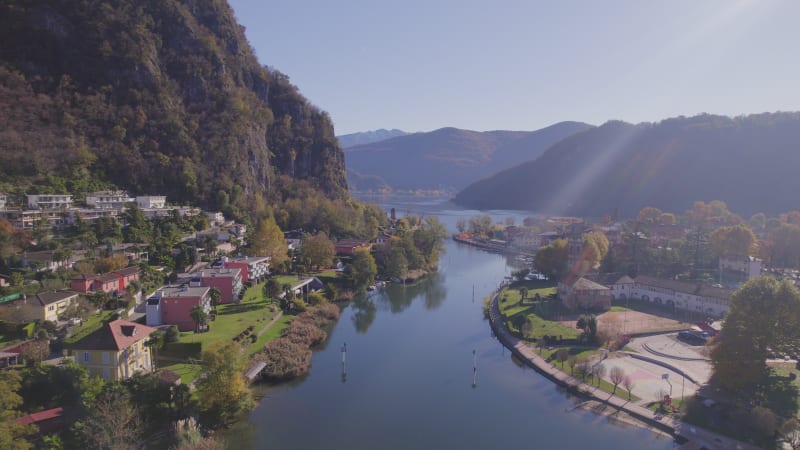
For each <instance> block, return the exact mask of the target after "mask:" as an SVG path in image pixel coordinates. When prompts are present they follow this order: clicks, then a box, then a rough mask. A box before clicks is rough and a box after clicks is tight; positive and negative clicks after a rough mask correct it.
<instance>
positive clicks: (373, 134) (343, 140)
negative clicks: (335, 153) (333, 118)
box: [336, 128, 409, 149]
mask: <svg viewBox="0 0 800 450" xmlns="http://www.w3.org/2000/svg"><path fill="white" fill-rule="evenodd" d="M406 134H409V133H406V132H405V131H403V130H398V129H397V128H393V129H391V130H387V129H385V128H381V129H379V130H372V131H361V132H358V133H350V134H343V135H341V136H336V138H337V139H339V145H340V146H341V147H342V148H344V149H347V148H350V147H355V146H356V145H364V144H371V143H373V142H380V141H385V140H386V139H391V138H393V137H397V136H405V135H406Z"/></svg>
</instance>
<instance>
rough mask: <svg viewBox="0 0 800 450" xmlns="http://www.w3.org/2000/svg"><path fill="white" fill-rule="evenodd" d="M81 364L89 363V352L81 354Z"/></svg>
mask: <svg viewBox="0 0 800 450" xmlns="http://www.w3.org/2000/svg"><path fill="white" fill-rule="evenodd" d="M83 362H89V352H83Z"/></svg>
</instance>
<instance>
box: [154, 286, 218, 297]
mask: <svg viewBox="0 0 800 450" xmlns="http://www.w3.org/2000/svg"><path fill="white" fill-rule="evenodd" d="M210 289H211V288H209V287H203V286H183V287H165V288H163V289H161V290H160V291H159V292H161V298H176V297H203V296H204V295H206V294H207V293H208V291H209V290H210Z"/></svg>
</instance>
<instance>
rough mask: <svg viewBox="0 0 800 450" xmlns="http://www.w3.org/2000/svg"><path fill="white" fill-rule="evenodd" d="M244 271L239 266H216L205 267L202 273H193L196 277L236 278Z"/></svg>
mask: <svg viewBox="0 0 800 450" xmlns="http://www.w3.org/2000/svg"><path fill="white" fill-rule="evenodd" d="M241 272H242V269H240V268H238V267H215V268H211V269H203V270H202V271H201V272H200V273H195V274H193V275H194V276H195V277H197V276H200V278H236V277H237V276H239V274H240V273H241Z"/></svg>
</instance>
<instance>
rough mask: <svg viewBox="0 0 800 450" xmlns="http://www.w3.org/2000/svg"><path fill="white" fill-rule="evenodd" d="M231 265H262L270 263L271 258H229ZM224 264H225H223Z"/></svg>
mask: <svg viewBox="0 0 800 450" xmlns="http://www.w3.org/2000/svg"><path fill="white" fill-rule="evenodd" d="M226 262H229V263H246V264H249V265H251V266H252V265H253V264H261V263H268V262H269V256H236V257H229V258H228V261H226ZM223 264H224V263H223Z"/></svg>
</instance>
